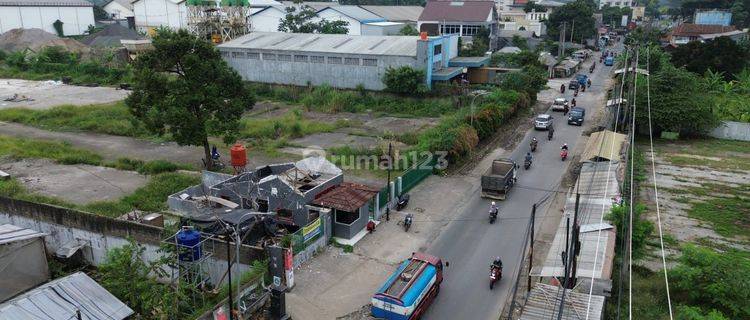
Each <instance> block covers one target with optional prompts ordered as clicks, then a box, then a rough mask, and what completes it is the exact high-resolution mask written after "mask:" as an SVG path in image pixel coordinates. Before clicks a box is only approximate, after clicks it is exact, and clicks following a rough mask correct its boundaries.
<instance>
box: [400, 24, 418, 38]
mask: <svg viewBox="0 0 750 320" xmlns="http://www.w3.org/2000/svg"><path fill="white" fill-rule="evenodd" d="M398 34H400V35H402V36H418V35H419V30H417V28H414V27H413V26H412V25H410V24H407V25H405V26H404V27H403V28H401V30H399V31H398Z"/></svg>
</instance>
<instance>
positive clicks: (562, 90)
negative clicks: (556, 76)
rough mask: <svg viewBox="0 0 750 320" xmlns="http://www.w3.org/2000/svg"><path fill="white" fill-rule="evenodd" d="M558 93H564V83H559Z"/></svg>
mask: <svg viewBox="0 0 750 320" xmlns="http://www.w3.org/2000/svg"><path fill="white" fill-rule="evenodd" d="M560 93H565V84H561V85H560Z"/></svg>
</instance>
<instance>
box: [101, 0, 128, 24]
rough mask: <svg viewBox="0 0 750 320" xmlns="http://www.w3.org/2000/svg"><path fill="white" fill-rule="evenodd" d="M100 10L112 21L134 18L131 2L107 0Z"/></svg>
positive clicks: (126, 0)
mask: <svg viewBox="0 0 750 320" xmlns="http://www.w3.org/2000/svg"><path fill="white" fill-rule="evenodd" d="M102 10H104V12H106V13H107V14H109V17H110V18H112V19H126V18H128V17H134V16H135V13H133V3H132V0H108V1H107V2H105V4H104V5H103V6H102Z"/></svg>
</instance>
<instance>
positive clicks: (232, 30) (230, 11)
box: [221, 0, 250, 42]
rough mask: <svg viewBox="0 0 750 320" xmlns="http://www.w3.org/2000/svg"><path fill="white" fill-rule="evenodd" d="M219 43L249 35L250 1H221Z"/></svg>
mask: <svg viewBox="0 0 750 320" xmlns="http://www.w3.org/2000/svg"><path fill="white" fill-rule="evenodd" d="M221 11H222V15H221V41H222V42H226V41H229V40H232V39H235V38H237V37H240V36H243V35H245V34H248V33H250V1H249V0H221Z"/></svg>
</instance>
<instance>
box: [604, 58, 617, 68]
mask: <svg viewBox="0 0 750 320" xmlns="http://www.w3.org/2000/svg"><path fill="white" fill-rule="evenodd" d="M613 64H615V57H613V56H607V57H606V58H604V65H605V66H612V65H613Z"/></svg>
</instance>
